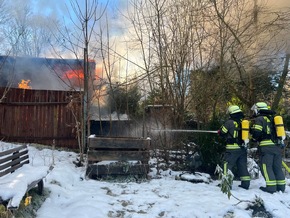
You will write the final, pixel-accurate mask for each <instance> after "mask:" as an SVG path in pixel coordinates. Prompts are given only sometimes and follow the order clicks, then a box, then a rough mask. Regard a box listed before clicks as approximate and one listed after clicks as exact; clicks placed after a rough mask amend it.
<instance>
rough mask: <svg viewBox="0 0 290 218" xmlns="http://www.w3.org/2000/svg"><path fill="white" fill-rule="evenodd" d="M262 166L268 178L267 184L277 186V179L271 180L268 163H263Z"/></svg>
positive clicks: (266, 178)
mask: <svg viewBox="0 0 290 218" xmlns="http://www.w3.org/2000/svg"><path fill="white" fill-rule="evenodd" d="M262 167H263V173H264V176H265V180H266V185H267V186H275V185H277V182H276V180H270V178H269V175H268V172H267V166H266V164H263V165H262Z"/></svg>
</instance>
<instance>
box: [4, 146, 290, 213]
mask: <svg viewBox="0 0 290 218" xmlns="http://www.w3.org/2000/svg"><path fill="white" fill-rule="evenodd" d="M4 145H5V146H7V145H10V146H13V144H9V143H4V142H0V146H1V147H3V146H4ZM29 155H30V157H31V163H32V165H33V166H45V167H50V166H51V165H53V167H54V168H53V170H52V171H51V172H50V173H49V174H48V175H47V176H46V178H45V179H44V187H45V188H46V189H48V190H49V192H50V193H49V196H48V197H47V198H46V200H45V202H44V203H43V204H42V206H41V207H40V209H39V210H38V211H37V218H55V217H62V218H66V217H69V218H79V217H82V218H105V217H126V218H154V217H166V218H167V217H170V218H189V217H197V218H206V217H207V218H218V217H237V218H244V217H245V218H247V217H253V216H252V210H250V209H247V208H248V207H249V206H250V205H251V204H252V203H251V202H254V201H255V199H257V198H261V199H262V200H263V201H264V206H265V208H266V210H267V211H268V212H269V213H271V215H272V216H273V217H275V218H284V217H288V213H289V212H290V195H289V190H290V188H289V184H290V180H289V179H288V178H287V179H286V182H287V187H286V191H285V193H281V192H277V193H274V194H269V193H266V192H263V191H261V190H260V189H259V187H260V186H264V185H265V182H264V179H263V178H262V177H261V176H260V177H259V178H258V179H254V180H252V181H251V186H250V189H249V190H244V189H241V188H239V187H238V185H239V184H240V182H239V181H234V183H233V188H232V196H231V197H230V198H228V197H227V195H226V194H224V193H222V192H221V190H220V187H219V186H218V184H219V183H220V181H219V180H213V179H211V178H210V176H209V175H208V174H205V173H202V172H201V173H196V174H195V175H193V174H189V173H184V174H182V172H176V171H172V170H167V171H161V175H158V176H157V175H156V169H152V171H151V172H150V174H149V175H150V177H151V179H149V180H146V181H142V182H110V181H97V180H92V179H86V178H85V167H76V166H75V165H74V163H73V161H75V160H76V158H77V156H78V154H76V153H74V152H67V151H58V150H50V149H47V148H45V149H42V150H39V149H37V148H36V147H34V146H29ZM22 173H26V172H22ZM34 173H36V171H33V172H29V174H30V175H31V176H32V175H33V174H34ZM181 174H182V176H180V175H181ZM288 176H289V175H288V174H287V177H288ZM177 178H179V179H177ZM193 178H195V179H196V178H198V179H200V180H203V181H204V182H201V183H193V182H189V181H185V180H191V179H193ZM183 179H185V180H183ZM0 183H1V184H2V180H1V179H0ZM1 190H2V188H1ZM32 201H33V199H32Z"/></svg>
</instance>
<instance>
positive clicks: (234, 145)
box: [226, 143, 240, 150]
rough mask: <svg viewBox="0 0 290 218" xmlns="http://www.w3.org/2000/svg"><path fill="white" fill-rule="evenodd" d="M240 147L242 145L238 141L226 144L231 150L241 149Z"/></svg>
mask: <svg viewBox="0 0 290 218" xmlns="http://www.w3.org/2000/svg"><path fill="white" fill-rule="evenodd" d="M239 148H240V146H239V145H238V144H237V143H234V144H227V146H226V149H230V150H232V149H239Z"/></svg>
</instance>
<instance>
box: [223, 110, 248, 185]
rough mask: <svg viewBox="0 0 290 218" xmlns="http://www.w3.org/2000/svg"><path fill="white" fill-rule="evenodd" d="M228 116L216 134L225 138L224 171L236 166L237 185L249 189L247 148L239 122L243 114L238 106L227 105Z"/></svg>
mask: <svg viewBox="0 0 290 218" xmlns="http://www.w3.org/2000/svg"><path fill="white" fill-rule="evenodd" d="M227 112H228V113H229V116H230V118H229V119H228V120H227V121H226V122H225V123H224V124H223V125H222V126H221V128H220V129H219V130H218V134H219V135H220V136H221V137H223V138H225V140H226V152H225V155H224V173H225V174H226V173H227V171H228V170H231V171H232V169H233V167H234V166H237V170H238V174H239V176H240V180H241V184H240V185H239V187H241V188H244V189H249V186H250V175H249V172H248V168H247V149H246V146H245V144H244V142H243V140H242V138H241V122H242V120H243V118H244V114H243V112H242V111H241V109H240V107H239V106H237V105H231V106H229V107H228V111H227Z"/></svg>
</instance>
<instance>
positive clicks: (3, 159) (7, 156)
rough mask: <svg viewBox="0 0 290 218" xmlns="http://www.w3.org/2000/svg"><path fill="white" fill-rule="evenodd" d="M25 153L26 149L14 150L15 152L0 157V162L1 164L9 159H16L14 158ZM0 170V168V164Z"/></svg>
mask: <svg viewBox="0 0 290 218" xmlns="http://www.w3.org/2000/svg"><path fill="white" fill-rule="evenodd" d="M27 153H28V150H25V151H21V152H15V153H13V154H10V155H6V156H4V157H3V158H1V159H0V164H3V163H5V162H8V161H11V160H13V159H16V158H17V159H18V158H19V157H21V156H24V155H26V154H27ZM1 156H2V155H1ZM27 158H28V157H27ZM0 170H1V165H0Z"/></svg>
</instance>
